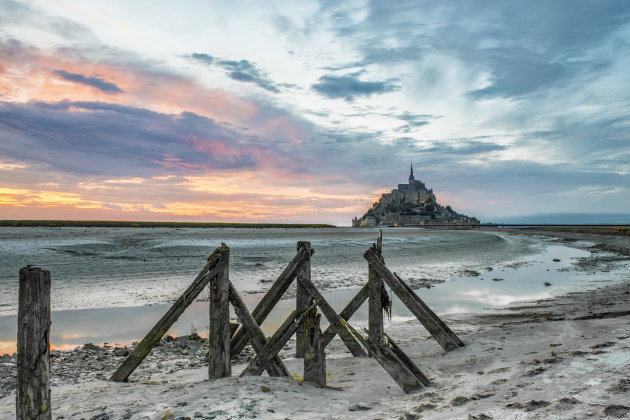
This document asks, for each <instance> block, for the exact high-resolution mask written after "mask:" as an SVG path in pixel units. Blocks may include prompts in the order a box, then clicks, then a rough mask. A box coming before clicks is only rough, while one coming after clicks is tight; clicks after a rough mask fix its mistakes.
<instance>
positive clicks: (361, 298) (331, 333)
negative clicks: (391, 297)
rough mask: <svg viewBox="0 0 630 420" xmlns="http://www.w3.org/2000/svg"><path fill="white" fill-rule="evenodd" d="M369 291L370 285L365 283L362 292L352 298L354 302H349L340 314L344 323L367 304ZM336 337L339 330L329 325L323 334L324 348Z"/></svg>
mask: <svg viewBox="0 0 630 420" xmlns="http://www.w3.org/2000/svg"><path fill="white" fill-rule="evenodd" d="M368 289H369V283H365V284H364V285H363V287H362V288H361V290H359V292H358V293H357V294H356V295H355V296H354V297H353V298H352V300H351V301H350V302H348V304H347V305H346V307H345V308H343V310H342V311H341V312H339V316H340V317H341V319H343V320H344V321H348V320H349V319H350V318H351V317H352V315H354V313H355V312H356V311H357V309H359V308H360V307H361V305H362V304H363V302H365V300H366V299H367V298H368V293H369V291H368ZM336 335H337V330H336V329H335V326H334V325H332V324H331V325H329V326H328V328H326V331H324V333H323V334H322V346H324V348H325V347H326V346H328V344H330V341H331V340H332V339H333V338H335V336H336Z"/></svg>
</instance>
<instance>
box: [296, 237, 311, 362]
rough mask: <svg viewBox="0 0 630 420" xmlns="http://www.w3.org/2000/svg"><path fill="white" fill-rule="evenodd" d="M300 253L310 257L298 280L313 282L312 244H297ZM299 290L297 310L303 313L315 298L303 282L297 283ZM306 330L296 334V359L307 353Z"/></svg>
mask: <svg viewBox="0 0 630 420" xmlns="http://www.w3.org/2000/svg"><path fill="white" fill-rule="evenodd" d="M297 249H298V252H299V251H300V250H304V251H305V253H306V255H307V256H308V257H307V258H306V259H305V260H304V261H303V262H302V264H300V266H299V267H298V269H297V278H298V280H299V279H308V280H309V281H310V280H311V243H310V242H306V241H300V242H298V243H297ZM296 286H297V290H296V295H295V309H296V310H297V311H298V312H303V311H304V310H305V309H306V308H308V306H309V305H310V304H311V302H312V300H313V298H312V297H311V295H310V294H309V293H308V291H307V290H306V289H305V288H304V285H303V284H302V282H301V281H298V282H297V285H296ZM305 343H306V328H305V327H304V324H302V325H300V326H299V327H298V330H297V333H296V334H295V357H298V358H299V357H304V354H305V351H306V344H305Z"/></svg>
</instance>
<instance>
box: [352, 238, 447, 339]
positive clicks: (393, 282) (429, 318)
mask: <svg viewBox="0 0 630 420" xmlns="http://www.w3.org/2000/svg"><path fill="white" fill-rule="evenodd" d="M363 256H364V257H365V259H366V260H368V263H370V265H371V266H372V268H373V269H374V270H375V271H376V272H377V274H378V275H379V276H380V277H381V278H382V279H383V280H384V281H385V282H386V283H387V284H388V285H389V287H391V288H392V291H393V292H394V293H395V294H396V296H398V298H399V299H400V300H401V301H402V303H403V304H404V305H405V306H406V307H407V308H408V309H409V310H410V311H411V313H412V314H414V316H415V317H416V318H417V319H418V321H420V322H421V323H422V325H423V326H424V328H426V329H427V331H429V333H430V334H431V335H432V336H433V338H434V339H435V340H436V341H437V342H438V343H439V344H440V346H442V348H443V349H444V350H446V351H450V350H455V349H456V348H457V347H459V343H458V341H459V338H457V336H456V335H455V334H454V333H453V332H452V331H450V329H449V330H444V329H443V328H442V324H443V322H438V321H437V319H439V318H437V315H436V316H435V317H434V314H433V313H429V312H428V311H427V310H426V308H427V306H426V304H424V302H422V300H421V299H420V298H419V297H418V296H417V295H415V296H414V295H413V294H412V293H410V292H409V289H408V288H407V287H406V286H405V284H404V282H402V281H401V280H400V279H399V278H398V277H396V276H395V275H394V274H393V273H392V272H391V271H389V269H388V268H387V267H386V266H385V264H383V263H382V262H381V261H380V258H379V257H378V255H377V254H376V252H375V251H374V250H373V249H372V248H369V249H368V250H367V251H365V254H363ZM440 321H441V320H440ZM444 325H446V324H444Z"/></svg>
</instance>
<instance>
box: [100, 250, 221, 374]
mask: <svg viewBox="0 0 630 420" xmlns="http://www.w3.org/2000/svg"><path fill="white" fill-rule="evenodd" d="M220 250H221V248H217V249H216V250H215V251H214V252H213V253H212V255H210V257H208V263H207V264H206V266H205V267H204V268H203V270H201V272H200V273H199V275H197V278H195V280H194V281H193V282H192V284H191V285H190V286H189V287H188V289H186V291H185V292H184V293H182V295H181V296H180V297H179V298H178V299H177V301H175V303H174V304H173V306H171V308H170V309H169V310H168V312H166V313H165V314H164V316H162V318H161V319H160V320H159V321H158V323H157V324H155V326H154V327H153V328H152V329H151V331H149V333H148V334H147V335H146V337H144V338H143V339H142V341H141V342H140V344H138V346H137V347H136V348H135V349H134V350H133V351H132V352H131V354H130V355H129V356H127V358H126V359H125V361H124V362H123V363H122V364H121V365H120V366H119V367H118V370H116V372H114V374H113V375H112V377H111V380H112V381H115V382H122V381H125V380H126V379H127V378H128V377H129V375H131V373H132V372H133V371H134V370H135V369H136V368H137V367H138V365H139V364H140V363H141V362H142V361H143V360H144V358H145V357H146V356H147V354H149V352H150V351H151V349H152V348H153V346H155V344H156V343H157V342H158V341H160V339H161V338H162V336H164V334H166V332H167V331H168V329H169V328H171V326H172V325H173V324H174V323H175V322H176V321H177V319H178V318H179V317H180V315H181V314H182V313H183V312H184V311H185V310H186V308H187V307H188V306H189V305H190V304H191V303H192V302H193V301H194V300H195V298H196V297H197V296H198V295H199V293H201V291H202V290H203V289H204V288H205V287H206V285H207V284H208V282H209V281H210V279H212V278H213V277H214V276H216V275H217V273H218V272H219V270H220V268H221V267H220V266H219V261H220V260H221V257H220V252H219V251H220Z"/></svg>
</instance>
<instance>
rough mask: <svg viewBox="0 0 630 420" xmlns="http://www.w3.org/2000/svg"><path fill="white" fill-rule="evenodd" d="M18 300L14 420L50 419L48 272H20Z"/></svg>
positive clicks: (31, 269) (26, 269)
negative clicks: (15, 419)
mask: <svg viewBox="0 0 630 420" xmlns="http://www.w3.org/2000/svg"><path fill="white" fill-rule="evenodd" d="M18 299H19V301H18V333H17V388H16V390H15V400H16V411H15V417H16V418H17V419H18V420H23V419H24V420H26V419H28V420H30V419H37V420H40V419H42V420H43V419H51V418H52V411H51V407H50V272H49V271H47V270H42V269H41V268H40V267H35V266H32V265H29V266H26V267H24V268H21V269H20V274H19V291H18Z"/></svg>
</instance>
